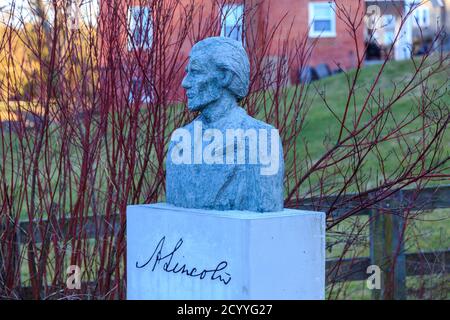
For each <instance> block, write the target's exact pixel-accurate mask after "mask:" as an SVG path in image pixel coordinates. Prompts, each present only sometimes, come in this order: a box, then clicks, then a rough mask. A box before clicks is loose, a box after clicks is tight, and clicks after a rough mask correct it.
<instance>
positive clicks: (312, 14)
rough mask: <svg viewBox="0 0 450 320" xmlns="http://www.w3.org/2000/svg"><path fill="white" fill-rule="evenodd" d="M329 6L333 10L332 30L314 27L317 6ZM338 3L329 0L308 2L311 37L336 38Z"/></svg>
mask: <svg viewBox="0 0 450 320" xmlns="http://www.w3.org/2000/svg"><path fill="white" fill-rule="evenodd" d="M318 6H328V7H329V9H330V11H331V19H330V22H331V30H330V31H323V30H322V31H317V30H315V29H314V18H315V11H316V7H318ZM335 10H336V4H335V3H334V2H331V3H330V2H328V1H313V2H309V4H308V21H309V34H308V35H309V37H310V38H319V37H320V38H335V37H336V11H335Z"/></svg>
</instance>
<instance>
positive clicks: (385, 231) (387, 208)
mask: <svg viewBox="0 0 450 320" xmlns="http://www.w3.org/2000/svg"><path fill="white" fill-rule="evenodd" d="M354 198H356V197H355V195H344V196H342V197H340V198H339V199H338V200H339V203H341V204H342V203H346V206H345V207H344V208H342V207H340V209H335V208H333V204H334V203H335V202H336V200H337V199H336V197H325V198H309V199H305V200H303V201H296V202H290V203H288V204H287V207H291V208H293V207H294V208H298V209H303V210H314V211H325V212H333V214H332V216H333V218H336V217H340V216H342V215H343V214H345V213H346V212H348V211H349V210H353V209H354V208H355V207H357V206H358V205H359V204H360V203H361V198H359V200H358V202H356V201H354V200H353V199H354ZM404 208H407V210H409V211H417V210H433V209H442V208H450V186H439V187H432V188H426V189H422V190H419V191H417V190H401V191H399V192H397V193H396V194H395V195H393V196H392V197H390V198H387V199H385V200H383V202H382V203H381V205H379V206H377V207H376V208H370V209H363V210H360V211H359V212H357V215H369V219H370V222H369V223H370V257H359V258H353V259H329V260H327V261H326V275H327V276H326V280H327V282H328V283H331V282H341V281H355V280H366V279H367V278H368V274H367V273H366V270H367V267H368V266H370V265H373V264H376V265H378V266H379V267H380V268H381V270H382V271H383V272H382V289H381V290H374V298H376V299H405V298H406V276H417V275H429V274H447V273H448V272H449V270H450V249H449V248H447V249H444V250H437V251H433V252H417V253H405V250H404V246H403V234H402V232H401V230H402V226H403V223H404V221H403V215H402V210H403V209H404ZM84 219H85V221H84V223H83V225H82V226H81V225H80V226H79V227H80V229H79V230H76V232H75V233H74V234H80V233H81V232H82V233H84V234H85V235H86V238H96V239H100V238H101V237H103V235H105V234H109V235H111V234H112V232H113V233H114V234H117V232H118V231H119V229H120V222H119V221H120V219H119V217H118V215H113V216H111V217H110V218H109V219H108V221H109V222H107V221H106V219H104V218H103V216H91V217H88V218H84ZM73 220H74V218H66V219H64V221H58V220H56V219H52V220H50V221H47V220H43V221H36V222H32V224H33V225H32V226H30V222H28V221H24V222H20V224H19V226H18V228H17V244H18V245H20V244H26V243H28V241H30V240H29V239H31V237H29V236H28V231H29V230H33V232H34V240H35V241H36V242H38V243H40V242H42V241H43V239H47V240H49V239H50V236H51V237H53V240H59V239H61V240H62V239H66V238H65V235H66V233H67V232H68V228H69V226H72V227H73V226H74V225H77V224H76V223H74V222H75V221H73ZM99 221H100V223H99ZM110 221H114V222H113V223H112V224H111V222H110ZM105 231H106V233H105ZM72 232H73V230H72ZM54 237H57V239H54ZM0 264H1V261H0ZM23 289H24V292H27V291H29V289H27V288H23Z"/></svg>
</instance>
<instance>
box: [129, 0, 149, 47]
mask: <svg viewBox="0 0 450 320" xmlns="http://www.w3.org/2000/svg"><path fill="white" fill-rule="evenodd" d="M134 10H136V11H141V10H142V11H143V18H142V19H143V20H142V22H144V21H145V20H144V19H147V21H145V22H146V23H142V26H141V28H142V31H148V32H147V35H146V36H144V35H143V33H141V34H140V36H139V43H136V41H135V40H136V35H135V33H136V30H137V25H138V22H140V21H138V20H136V19H134V17H135V16H134V15H133V11H134ZM127 11H128V12H127V32H128V34H127V48H128V51H133V50H149V49H151V47H152V46H153V16H152V9H151V8H150V7H148V6H138V5H136V6H128V9H127ZM138 18H139V20H140V19H141V18H140V16H139V17H138ZM133 27H134V28H133ZM144 28H145V29H144Z"/></svg>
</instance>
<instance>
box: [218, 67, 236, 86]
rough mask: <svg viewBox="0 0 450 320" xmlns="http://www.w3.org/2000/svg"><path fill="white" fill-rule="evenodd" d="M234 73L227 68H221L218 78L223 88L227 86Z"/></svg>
mask: <svg viewBox="0 0 450 320" xmlns="http://www.w3.org/2000/svg"><path fill="white" fill-rule="evenodd" d="M233 77H234V74H233V72H231V71H230V70H228V69H221V76H220V78H219V81H220V84H221V85H222V87H223V88H228V87H229V86H230V84H231V81H232V80H233Z"/></svg>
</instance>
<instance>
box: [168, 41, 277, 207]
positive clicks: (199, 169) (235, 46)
mask: <svg viewBox="0 0 450 320" xmlns="http://www.w3.org/2000/svg"><path fill="white" fill-rule="evenodd" d="M186 72H187V75H186V77H185V78H184V80H183V83H182V85H183V87H184V88H185V89H186V94H187V97H188V109H189V110H190V111H199V112H200V115H199V116H198V117H197V118H196V119H195V120H194V121H193V122H191V123H189V124H188V125H186V126H185V127H183V128H181V129H177V130H176V131H175V132H174V133H173V135H172V140H171V142H170V145H169V151H168V155H167V162H166V170H167V171H166V172H167V176H166V194H167V202H168V203H170V204H172V205H175V206H178V207H185V208H197V209H214V210H249V211H258V212H268V211H280V210H282V209H283V176H284V161H283V149H282V145H281V141H280V138H279V135H278V131H277V130H276V129H275V128H274V127H272V126H271V125H269V124H266V123H264V122H262V121H259V120H256V119H254V118H252V117H250V116H249V115H248V114H247V113H246V111H245V110H244V109H242V108H241V107H240V106H239V104H238V102H239V100H241V99H242V98H244V97H245V96H246V95H247V93H248V86H249V76H250V65H249V60H248V57H247V54H246V52H245V50H244V48H243V47H242V45H241V43H239V42H237V41H235V40H232V39H229V38H223V37H212V38H207V39H204V40H202V41H200V42H198V43H197V44H195V45H194V46H193V48H192V50H191V54H190V60H189V63H188V66H187V68H186ZM239 129H240V130H242V132H244V134H243V135H242V136H241V137H244V139H243V140H241V141H245V144H244V145H242V144H239V143H237V142H236V141H235V140H234V138H233V139H231V140H230V139H227V137H228V136H227V134H229V133H230V132H234V133H236V132H239ZM236 130H237V131H236ZM252 132H255V133H256V134H257V136H256V138H254V136H252V134H251V133H252ZM186 134H188V135H189V137H191V138H189V139H185V138H180V137H181V136H183V137H186ZM247 134H248V135H247ZM208 137H209V138H208ZM264 137H265V139H266V140H267V148H264V144H263V143H262V142H263V141H264ZM261 139H262V140H261ZM255 141H257V146H255V143H254V142H255ZM274 142H276V143H274ZM208 146H209V147H208ZM212 146H214V148H213V147H212ZM208 148H209V149H208ZM199 150H200V151H199ZM206 150H209V153H208V152H206ZM262 150H263V151H262ZM230 151H231V156H232V157H230V159H234V162H233V163H231V162H230V161H228V159H229V158H228V156H229V155H230ZM243 151H245V156H244V157H243V158H245V161H243V162H242V159H243V158H240V159H241V161H240V162H239V161H238V159H239V154H241V155H242V154H244V153H242V152H243ZM227 152H228V154H226V153H227ZM261 152H263V153H261ZM265 153H267V155H271V157H270V156H269V157H264V154H265ZM208 154H210V155H211V157H209V158H208V157H207V155H208ZM254 154H257V161H254V160H255V158H253V156H252V155H254ZM180 158H182V159H184V160H183V161H182V162H180ZM211 158H212V160H213V161H211ZM267 159H270V161H267ZM269 167H270V168H271V169H270V170H267V168H269ZM264 168H265V169H264ZM268 172H269V173H268Z"/></svg>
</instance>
